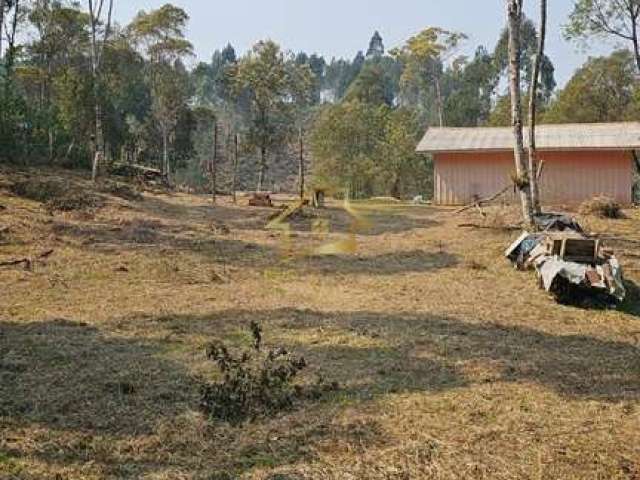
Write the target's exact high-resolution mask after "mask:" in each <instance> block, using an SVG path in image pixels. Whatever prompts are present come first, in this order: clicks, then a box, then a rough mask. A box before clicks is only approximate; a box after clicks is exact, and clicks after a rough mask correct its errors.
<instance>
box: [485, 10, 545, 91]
mask: <svg viewBox="0 0 640 480" xmlns="http://www.w3.org/2000/svg"><path fill="white" fill-rule="evenodd" d="M538 46H539V37H538V31H537V30H536V26H535V24H534V23H533V21H532V20H531V19H529V18H527V17H526V16H525V15H524V13H523V14H522V21H521V25H520V54H519V62H520V79H521V88H522V90H528V89H529V88H530V86H531V79H532V76H533V62H531V61H530V59H532V58H534V57H535V56H536V55H537V52H538ZM493 58H494V62H495V65H496V69H497V71H498V72H499V75H500V76H501V77H508V75H509V29H508V27H506V28H505V29H504V30H503V31H502V34H501V35H500V39H499V40H498V43H497V44H496V46H495V49H494V51H493ZM556 85H557V84H556V80H555V67H554V65H553V62H552V61H551V59H550V58H549V57H548V56H547V55H543V56H542V58H541V60H540V85H539V91H540V96H541V98H540V100H541V101H542V102H547V101H548V100H549V99H550V98H551V95H552V94H553V91H554V90H555V88H556ZM542 102H541V103H542Z"/></svg>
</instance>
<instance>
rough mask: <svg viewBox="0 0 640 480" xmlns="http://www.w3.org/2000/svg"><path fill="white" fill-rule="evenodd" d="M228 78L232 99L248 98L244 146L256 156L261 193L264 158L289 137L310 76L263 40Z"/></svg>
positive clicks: (278, 48)
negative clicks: (252, 149)
mask: <svg viewBox="0 0 640 480" xmlns="http://www.w3.org/2000/svg"><path fill="white" fill-rule="evenodd" d="M230 75H231V77H232V83H233V87H234V91H235V93H236V95H237V96H241V95H243V94H246V95H248V96H249V98H250V102H249V112H248V113H249V118H250V120H249V124H250V126H249V131H248V132H247V135H246V143H248V144H249V146H251V147H255V149H257V150H258V151H259V152H260V161H259V165H258V185H257V190H258V191H262V189H263V187H264V182H265V175H266V171H267V166H268V165H267V155H268V153H269V152H270V150H271V149H273V148H275V147H276V146H279V145H281V144H282V143H283V142H284V141H285V140H286V139H287V137H288V136H289V135H290V134H291V130H290V128H289V127H290V125H291V122H290V121H289V120H290V118H291V115H292V112H293V110H294V108H295V106H296V104H297V103H299V102H305V101H306V100H307V99H308V97H309V96H310V94H311V90H312V74H311V71H310V69H309V67H308V66H307V65H303V66H299V65H296V63H295V62H294V61H293V58H285V55H284V53H283V52H282V50H281V49H280V47H279V46H278V45H277V44H276V43H274V42H272V41H270V40H267V41H261V42H258V43H257V44H256V45H254V47H253V49H252V50H251V52H249V53H248V54H247V55H246V56H245V57H243V58H241V59H240V61H239V62H238V64H237V65H236V66H234V67H233V68H232V69H231V71H230Z"/></svg>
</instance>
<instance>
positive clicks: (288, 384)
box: [200, 322, 337, 424]
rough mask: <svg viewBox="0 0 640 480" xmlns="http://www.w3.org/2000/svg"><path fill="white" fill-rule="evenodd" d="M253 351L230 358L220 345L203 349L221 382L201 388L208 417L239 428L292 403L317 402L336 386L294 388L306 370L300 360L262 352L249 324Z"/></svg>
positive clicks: (286, 354)
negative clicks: (217, 369)
mask: <svg viewBox="0 0 640 480" xmlns="http://www.w3.org/2000/svg"><path fill="white" fill-rule="evenodd" d="M251 333H252V336H253V348H252V349H251V350H247V351H244V352H242V353H241V354H240V355H237V356H234V355H233V354H232V353H231V352H230V351H229V350H228V348H227V347H226V346H225V345H223V344H221V343H214V344H211V345H209V347H208V348H207V357H208V358H209V359H211V360H213V361H214V362H215V363H216V364H217V366H218V368H219V370H220V372H221V373H222V376H223V378H222V381H220V382H218V383H213V384H208V385H204V386H203V387H202V390H201V402H200V405H201V408H202V410H203V411H204V412H205V413H206V414H207V415H209V417H211V418H214V419H218V420H222V421H226V422H229V423H232V424H239V423H242V422H243V421H245V420H253V419H255V418H257V417H260V416H262V415H270V414H274V413H276V412H279V411H282V410H286V409H289V408H291V407H293V405H294V403H295V402H296V400H300V399H304V398H318V397H319V396H320V395H321V394H322V392H323V391H327V390H334V389H336V388H337V385H336V384H335V383H334V384H331V385H326V384H325V383H324V382H323V381H322V380H319V381H318V382H317V383H316V384H315V385H311V386H308V387H307V388H305V387H303V386H302V385H300V384H295V383H294V381H295V380H296V377H298V374H299V373H300V372H301V371H302V370H303V369H304V368H306V366H307V363H306V362H305V360H304V358H302V357H296V356H295V355H293V354H291V353H289V352H288V351H287V350H286V349H284V348H274V349H271V350H269V351H263V350H262V329H261V328H260V326H259V325H258V324H257V323H255V322H252V323H251Z"/></svg>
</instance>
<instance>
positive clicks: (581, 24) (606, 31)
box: [564, 0, 640, 71]
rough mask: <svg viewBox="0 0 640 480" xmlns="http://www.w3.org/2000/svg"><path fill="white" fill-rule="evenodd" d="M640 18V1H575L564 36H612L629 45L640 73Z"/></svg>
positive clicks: (577, 37)
mask: <svg viewBox="0 0 640 480" xmlns="http://www.w3.org/2000/svg"><path fill="white" fill-rule="evenodd" d="M639 19H640V0H576V1H575V4H574V7H573V12H572V13H571V15H570V16H569V23H568V24H567V25H565V27H564V34H565V36H566V37H567V38H568V39H572V40H587V39H589V38H604V37H613V38H617V39H622V40H624V41H626V42H629V44H630V45H631V46H632V48H633V52H634V55H635V61H636V67H637V68H638V71H640V40H639V38H638V20H639Z"/></svg>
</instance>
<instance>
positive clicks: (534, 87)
mask: <svg viewBox="0 0 640 480" xmlns="http://www.w3.org/2000/svg"><path fill="white" fill-rule="evenodd" d="M546 35H547V0H540V38H539V39H538V51H537V53H536V57H535V60H534V62H533V74H532V76H531V88H530V89H529V179H530V181H531V203H532V204H533V211H534V213H535V214H536V215H539V214H540V213H542V208H541V206H540V186H539V185H538V180H539V179H538V151H537V149H536V115H537V109H538V85H539V83H540V67H541V65H542V58H543V56H544V44H545V40H546Z"/></svg>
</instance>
